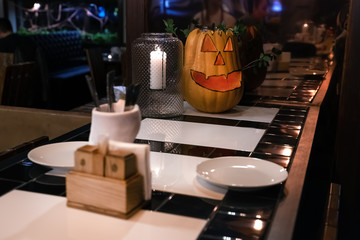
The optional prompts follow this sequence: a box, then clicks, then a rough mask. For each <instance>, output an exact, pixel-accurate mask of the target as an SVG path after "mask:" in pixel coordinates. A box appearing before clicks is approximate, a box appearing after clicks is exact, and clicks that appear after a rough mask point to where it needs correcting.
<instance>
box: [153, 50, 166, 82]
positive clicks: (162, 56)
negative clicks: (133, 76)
mask: <svg viewBox="0 0 360 240" xmlns="http://www.w3.org/2000/svg"><path fill="white" fill-rule="evenodd" d="M164 88H166V53H165V52H163V51H161V49H160V48H159V47H157V49H156V51H152V52H151V53H150V89H164Z"/></svg>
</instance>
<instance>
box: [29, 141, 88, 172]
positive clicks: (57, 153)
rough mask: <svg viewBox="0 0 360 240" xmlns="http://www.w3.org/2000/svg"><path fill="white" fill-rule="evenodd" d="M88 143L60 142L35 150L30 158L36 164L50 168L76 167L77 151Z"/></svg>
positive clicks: (30, 153) (30, 154)
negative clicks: (75, 154)
mask: <svg viewBox="0 0 360 240" xmlns="http://www.w3.org/2000/svg"><path fill="white" fill-rule="evenodd" d="M87 144H89V143H88V142H84V141H80V142H60V143H52V144H47V145H43V146H40V147H37V148H34V149H33V150H31V151H30V152H29V153H28V158H29V159H30V160H31V161H33V162H34V163H38V164H40V165H45V166H49V167H68V168H70V167H74V153H75V151H76V150H77V149H78V148H80V147H82V146H85V145H87Z"/></svg>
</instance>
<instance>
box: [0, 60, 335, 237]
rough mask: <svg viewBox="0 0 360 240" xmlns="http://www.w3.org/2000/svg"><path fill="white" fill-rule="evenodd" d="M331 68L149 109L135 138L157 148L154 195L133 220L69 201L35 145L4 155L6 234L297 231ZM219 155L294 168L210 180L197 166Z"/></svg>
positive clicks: (73, 137)
mask: <svg viewBox="0 0 360 240" xmlns="http://www.w3.org/2000/svg"><path fill="white" fill-rule="evenodd" d="M308 61H309V60H308V59H294V60H293V61H292V64H293V66H296V65H297V64H308V63H309V62H308ZM331 69H332V66H331V67H330V70H329V71H328V73H327V74H326V76H325V78H324V79H310V78H309V79H308V78H306V77H298V76H293V75H290V74H289V73H268V74H267V77H266V80H265V81H264V83H263V84H262V86H260V87H259V88H258V89H256V90H255V91H253V92H250V93H247V94H246V95H245V96H244V98H243V100H242V101H241V102H240V104H239V105H238V106H236V107H235V108H234V109H233V110H231V111H229V112H227V113H221V114H206V113H200V112H198V111H196V110H194V109H193V108H192V107H191V106H189V105H187V104H186V103H185V112H184V115H183V116H179V117H177V118H173V119H155V118H145V119H143V120H142V124H141V129H140V132H139V134H138V136H137V139H136V140H135V142H137V143H145V144H149V145H150V148H151V152H150V163H151V171H152V189H153V190H152V198H151V200H150V201H148V202H146V204H145V205H144V207H143V208H142V210H141V211H140V212H138V213H137V214H135V215H134V216H133V217H132V218H130V219H129V220H122V219H117V218H113V217H108V216H102V215H99V214H95V213H90V212H86V211H81V210H75V209H69V208H68V207H66V206H65V202H66V198H65V195H66V191H65V178H64V175H63V173H59V172H57V171H54V170H56V169H52V168H50V167H47V166H42V165H38V164H36V163H33V162H31V161H30V160H29V159H28V158H27V153H28V152H29V151H30V150H31V149H27V150H26V151H24V152H22V153H19V154H18V155H16V156H13V157H10V158H8V159H4V160H2V161H0V186H1V187H0V195H1V197H0V211H1V212H4V213H6V214H2V215H1V217H0V225H1V226H5V227H6V228H9V229H8V230H7V232H6V233H8V234H9V235H8V236H4V235H3V236H1V235H2V234H0V239H16V237H20V238H21V237H25V236H26V237H28V238H27V239H46V237H49V236H52V235H51V233H48V231H47V230H46V229H44V228H49V227H50V226H52V227H51V231H52V232H53V233H55V234H58V235H57V236H55V237H54V238H53V239H75V238H79V237H80V238H81V237H87V238H88V239H96V238H98V237H99V235H97V234H102V233H104V235H103V236H105V238H106V237H108V238H109V239H111V238H112V239H115V238H116V237H117V239H119V238H121V239H138V238H143V237H147V238H150V239H152V238H155V237H156V238H157V239H169V238H171V239H195V238H196V239H293V233H294V229H295V226H296V218H297V215H298V210H299V205H300V200H301V196H302V191H303V187H304V181H305V176H306V171H307V166H308V162H309V158H310V152H311V146H312V143H313V140H314V134H315V129H316V124H317V120H318V116H319V110H320V106H321V103H322V101H323V99H324V96H325V94H326V92H327V89H328V86H329V83H330V79H331V76H332V70H331ZM89 131H90V124H87V125H85V126H83V127H80V128H77V129H75V130H74V131H71V132H69V133H67V134H64V135H62V136H60V137H57V138H55V139H53V140H51V141H49V142H48V143H57V142H67V141H87V140H88V136H89ZM222 156H244V157H253V158H259V159H263V160H267V161H270V162H273V163H277V164H279V165H281V166H282V167H284V168H286V170H287V171H288V173H289V175H288V178H287V180H286V181H285V182H284V183H282V184H277V185H274V186H270V187H266V188H259V189H255V190H252V191H239V190H238V189H228V190H227V189H224V188H219V187H215V186H210V185H211V184H210V185H209V184H208V183H206V182H203V181H201V179H199V178H198V177H197V176H196V172H195V168H196V165H197V164H199V163H201V162H203V161H206V160H208V159H211V158H215V157H222ZM39 194H40V195H39ZM21 198H22V199H21ZM36 201H43V203H42V204H43V205H38V206H36V204H34V203H35V202H36ZM50 202H52V204H50ZM17 204H18V205H17ZM47 204H48V205H47ZM46 206H48V207H46ZM30 208H32V211H30V210H29V209H30ZM37 208H38V209H39V210H38V211H37ZM16 210H18V211H16ZM13 211H16V212H13ZM41 211H43V212H41ZM25 213H26V214H28V215H24V214H25ZM29 214H30V215H29ZM64 214H65V215H66V216H65V217H64V216H63V215H64ZM32 215H33V216H32ZM50 220H51V221H53V223H52V224H50V223H46V222H47V221H50ZM17 223H18V225H17ZM101 223H104V224H105V225H103V224H101ZM36 224H45V225H46V226H43V228H42V227H41V226H37V225H36ZM96 226H97V227H96ZM132 229H133V230H132ZM85 232H86V233H85ZM105 232H106V233H105ZM103 236H102V237H103ZM4 237H5V238H4Z"/></svg>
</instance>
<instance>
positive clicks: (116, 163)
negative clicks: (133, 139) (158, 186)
mask: <svg viewBox="0 0 360 240" xmlns="http://www.w3.org/2000/svg"><path fill="white" fill-rule="evenodd" d="M66 197H67V205H68V206H70V207H75V208H79V209H83V210H88V211H93V212H97V213H102V214H106V215H111V216H115V217H120V218H129V217H130V216H132V215H133V214H134V213H135V212H136V211H137V210H139V209H140V208H141V207H142V204H143V202H144V181H143V176H142V175H140V174H138V172H137V165H136V156H135V155H134V154H133V153H130V152H125V151H114V152H108V153H106V154H105V155H104V154H101V153H100V151H99V149H98V147H97V146H91V145H85V146H83V147H81V148H79V149H77V150H76V152H75V166H74V168H73V170H72V171H70V172H69V173H68V174H67V175H66Z"/></svg>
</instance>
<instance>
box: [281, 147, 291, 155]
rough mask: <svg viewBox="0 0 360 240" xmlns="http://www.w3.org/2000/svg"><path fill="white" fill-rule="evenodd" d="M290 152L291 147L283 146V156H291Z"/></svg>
mask: <svg viewBox="0 0 360 240" xmlns="http://www.w3.org/2000/svg"><path fill="white" fill-rule="evenodd" d="M291 153H292V149H291V148H285V149H284V150H282V153H281V154H282V155H284V156H291Z"/></svg>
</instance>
